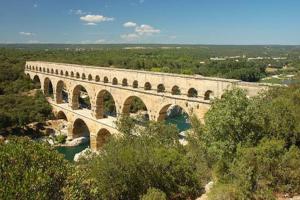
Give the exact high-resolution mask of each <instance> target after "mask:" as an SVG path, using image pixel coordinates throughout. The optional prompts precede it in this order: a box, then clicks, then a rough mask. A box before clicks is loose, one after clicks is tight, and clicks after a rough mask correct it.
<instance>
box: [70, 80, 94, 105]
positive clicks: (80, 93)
mask: <svg viewBox="0 0 300 200" xmlns="http://www.w3.org/2000/svg"><path fill="white" fill-rule="evenodd" d="M72 109H73V110H78V109H91V102H90V97H89V94H88V93H87V90H86V89H85V88H84V87H83V86H82V85H76V86H75V88H74V89H73V93H72Z"/></svg>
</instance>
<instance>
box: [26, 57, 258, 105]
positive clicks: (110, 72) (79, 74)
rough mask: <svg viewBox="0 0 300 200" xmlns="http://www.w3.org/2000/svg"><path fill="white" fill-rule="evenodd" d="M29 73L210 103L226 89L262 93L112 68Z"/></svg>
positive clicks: (52, 67)
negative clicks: (180, 96) (198, 99)
mask: <svg viewBox="0 0 300 200" xmlns="http://www.w3.org/2000/svg"><path fill="white" fill-rule="evenodd" d="M25 70H28V71H34V72H38V73H45V74H53V75H55V76H62V77H65V78H73V79H75V80H76V79H79V80H84V81H91V82H93V83H105V84H111V85H114V86H121V87H132V88H134V89H141V90H148V91H156V92H157V93H160V94H161V93H168V94H171V95H185V96H187V97H189V98H198V97H200V98H201V99H204V100H209V99H210V98H211V97H213V96H214V97H221V95H222V94H223V92H224V91H225V90H226V89H231V88H232V87H233V86H240V87H242V88H244V89H246V90H247V91H248V94H249V96H253V95H255V94H256V93H257V91H259V90H261V86H260V85H258V84H257V85H256V84H249V83H246V84H245V82H241V81H239V80H232V79H220V78H208V77H202V76H196V75H195V76H188V75H179V74H169V73H157V72H148V71H138V70H127V69H118V68H108V67H92V66H81V65H74V64H63V63H50V62H40V61H28V62H26V65H25Z"/></svg>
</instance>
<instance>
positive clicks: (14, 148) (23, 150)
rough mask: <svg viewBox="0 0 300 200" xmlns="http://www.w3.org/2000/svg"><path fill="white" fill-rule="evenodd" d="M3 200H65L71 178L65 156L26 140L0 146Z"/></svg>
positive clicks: (45, 146)
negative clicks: (67, 180) (67, 184)
mask: <svg viewBox="0 0 300 200" xmlns="http://www.w3.org/2000/svg"><path fill="white" fill-rule="evenodd" d="M0 163H1V167H0V180H1V181H0V199H62V198H63V194H62V188H63V186H64V185H65V179H66V177H67V175H68V164H67V163H66V161H65V160H64V158H63V156H62V155H60V154H59V153H57V152H56V151H54V150H53V149H51V148H50V146H47V145H45V144H41V143H37V142H35V141H31V140H29V139H27V138H18V139H17V138H9V142H8V143H2V144H0Z"/></svg>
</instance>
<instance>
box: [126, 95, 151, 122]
mask: <svg viewBox="0 0 300 200" xmlns="http://www.w3.org/2000/svg"><path fill="white" fill-rule="evenodd" d="M122 113H123V114H125V115H129V116H130V117H132V118H134V119H136V120H137V121H138V122H145V121H149V113H148V109H147V107H146V105H145V103H144V102H143V100H142V99H140V98H139V97H137V96H130V97H128V98H127V99H126V100H125V102H124V105H123V110H122Z"/></svg>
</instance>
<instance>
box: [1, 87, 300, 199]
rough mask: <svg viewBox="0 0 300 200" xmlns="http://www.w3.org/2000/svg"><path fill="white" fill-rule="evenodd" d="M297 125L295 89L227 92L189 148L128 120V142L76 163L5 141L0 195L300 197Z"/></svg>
mask: <svg viewBox="0 0 300 200" xmlns="http://www.w3.org/2000/svg"><path fill="white" fill-rule="evenodd" d="M299 120H300V90H299V85H298V86H291V87H288V88H274V89H271V90H270V91H268V92H265V93H263V94H261V95H259V96H258V97H254V98H248V97H247V95H246V93H245V91H243V90H240V89H234V90H231V91H227V92H226V93H225V94H224V95H223V97H222V99H216V100H215V101H214V102H213V105H212V108H211V109H210V110H209V111H208V113H207V115H206V117H205V122H206V123H205V124H201V123H200V122H199V120H198V119H196V118H195V117H192V118H191V121H192V124H193V128H192V130H191V131H189V132H188V137H187V140H188V143H187V145H185V146H183V145H181V144H180V143H179V140H178V139H179V137H178V130H177V129H176V128H175V127H174V126H170V125H166V124H163V123H157V122H149V123H148V124H146V128H145V129H140V128H139V127H137V126H136V125H135V122H134V120H133V119H131V118H129V117H127V116H123V117H121V118H120V119H119V121H118V122H117V128H118V129H119V131H120V132H122V133H123V137H118V138H115V137H110V138H109V139H107V140H106V142H105V144H104V146H103V147H102V149H101V151H100V152H99V154H90V156H89V158H87V159H84V158H83V159H82V160H80V161H79V162H78V163H67V162H65V161H64V159H63V157H62V155H59V154H58V153H57V152H56V151H51V147H49V146H47V145H45V144H37V143H34V142H31V141H30V140H27V139H16V138H9V142H6V143H2V144H0V162H1V166H2V167H1V168H0V180H3V181H0V198H1V199H15V198H20V199H27V198H33V199H49V198H54V199H120V200H126V199H132V200H137V199H143V200H146V199H159V200H163V199H174V200H176V199H182V200H183V199H195V198H196V197H199V196H200V195H201V194H203V193H204V186H205V184H206V183H208V182H209V181H214V184H213V187H212V190H211V191H210V192H209V193H208V199H209V200H228V199H231V200H240V199H257V200H259V199H265V200H270V199H276V198H277V197H280V196H293V195H297V194H299V193H300V176H299V175H300V125H299V123H298V122H299ZM12 163H13V165H12ZM24 163H26V165H25V164H24ZM57 163H59V164H58V165H57ZM37 166H38V167H37ZM58 167H59V168H58ZM16 177H18V178H16Z"/></svg>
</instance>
